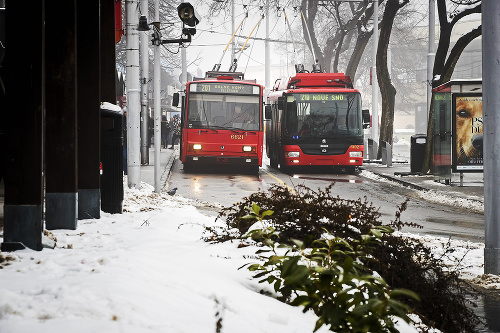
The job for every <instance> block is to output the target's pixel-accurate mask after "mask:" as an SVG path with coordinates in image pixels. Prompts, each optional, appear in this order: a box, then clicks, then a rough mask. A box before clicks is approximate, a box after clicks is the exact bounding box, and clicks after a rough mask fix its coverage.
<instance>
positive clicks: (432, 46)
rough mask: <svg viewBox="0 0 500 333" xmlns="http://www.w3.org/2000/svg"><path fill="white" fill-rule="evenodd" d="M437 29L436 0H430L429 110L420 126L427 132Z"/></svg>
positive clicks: (421, 130) (418, 122)
mask: <svg viewBox="0 0 500 333" xmlns="http://www.w3.org/2000/svg"><path fill="white" fill-rule="evenodd" d="M435 30H436V0H429V52H428V53H427V112H425V114H426V117H425V126H422V128H418V129H417V130H418V131H419V132H423V133H426V132H427V123H428V122H429V110H430V108H431V100H432V79H433V77H432V71H433V68H434V58H435V57H436V51H435V44H436V43H435V39H436V37H435V35H436V34H435ZM423 120H424V119H422V120H420V119H418V121H417V122H416V123H417V124H424V123H423Z"/></svg>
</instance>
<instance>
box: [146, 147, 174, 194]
mask: <svg viewBox="0 0 500 333" xmlns="http://www.w3.org/2000/svg"><path fill="white" fill-rule="evenodd" d="M174 147H175V148H174V149H168V148H161V149H160V183H161V187H162V189H163V188H164V187H165V184H166V182H167V180H168V175H169V174H170V170H171V169H172V166H173V163H174V161H175V157H176V156H177V154H178V151H179V149H178V147H179V146H178V145H177V146H174ZM154 154H155V148H154V147H153V146H152V147H151V148H149V164H147V165H141V182H145V183H146V184H149V185H151V186H155V166H154V165H155V155H154Z"/></svg>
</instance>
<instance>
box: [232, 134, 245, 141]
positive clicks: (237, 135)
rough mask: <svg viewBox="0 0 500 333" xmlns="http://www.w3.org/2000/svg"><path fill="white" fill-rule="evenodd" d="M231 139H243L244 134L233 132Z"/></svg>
mask: <svg viewBox="0 0 500 333" xmlns="http://www.w3.org/2000/svg"><path fill="white" fill-rule="evenodd" d="M231 139H234V140H243V134H232V135H231Z"/></svg>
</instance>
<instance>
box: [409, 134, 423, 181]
mask: <svg viewBox="0 0 500 333" xmlns="http://www.w3.org/2000/svg"><path fill="white" fill-rule="evenodd" d="M426 143H427V135H426V134H415V135H412V136H411V145H410V171H411V172H420V171H422V165H423V164H424V157H425V144H426Z"/></svg>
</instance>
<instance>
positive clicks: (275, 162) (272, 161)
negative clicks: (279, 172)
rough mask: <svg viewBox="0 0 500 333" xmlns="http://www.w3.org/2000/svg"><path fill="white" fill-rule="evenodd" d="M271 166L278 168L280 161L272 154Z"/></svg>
mask: <svg viewBox="0 0 500 333" xmlns="http://www.w3.org/2000/svg"><path fill="white" fill-rule="evenodd" d="M270 164H271V168H274V169H278V162H277V161H276V159H274V158H273V157H272V156H271V158H270Z"/></svg>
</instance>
